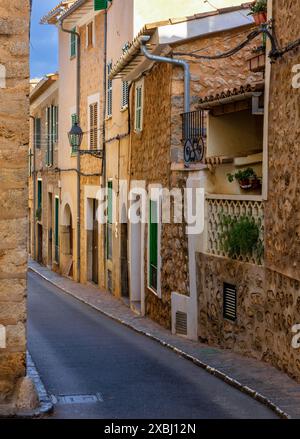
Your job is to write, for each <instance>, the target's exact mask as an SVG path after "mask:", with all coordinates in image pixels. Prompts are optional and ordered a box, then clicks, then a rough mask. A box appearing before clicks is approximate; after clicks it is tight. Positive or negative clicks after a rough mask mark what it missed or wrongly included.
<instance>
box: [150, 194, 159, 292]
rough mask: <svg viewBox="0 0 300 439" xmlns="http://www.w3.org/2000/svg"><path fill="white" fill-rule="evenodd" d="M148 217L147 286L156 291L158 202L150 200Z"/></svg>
mask: <svg viewBox="0 0 300 439" xmlns="http://www.w3.org/2000/svg"><path fill="white" fill-rule="evenodd" d="M149 210H150V217H149V287H150V288H152V289H153V290H154V291H157V277H158V202H157V201H154V200H150V209H149Z"/></svg>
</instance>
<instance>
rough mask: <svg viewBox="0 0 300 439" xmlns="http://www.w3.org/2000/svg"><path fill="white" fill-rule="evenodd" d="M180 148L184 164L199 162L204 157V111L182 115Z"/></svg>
mask: <svg viewBox="0 0 300 439" xmlns="http://www.w3.org/2000/svg"><path fill="white" fill-rule="evenodd" d="M181 116H182V146H183V151H184V162H185V163H186V164H189V163H195V162H201V161H202V160H203V157H204V155H205V143H206V142H205V141H206V128H205V114H204V111H202V110H198V111H190V112H189V113H183V114H182V115H181Z"/></svg>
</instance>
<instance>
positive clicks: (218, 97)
mask: <svg viewBox="0 0 300 439" xmlns="http://www.w3.org/2000/svg"><path fill="white" fill-rule="evenodd" d="M264 88H265V83H264V81H259V82H253V83H248V84H245V85H241V86H240V87H235V88H232V89H226V90H223V91H222V92H220V93H217V94H215V95H209V96H206V97H204V98H202V99H201V100H200V103H199V105H197V107H198V108H199V109H200V110H211V109H214V108H216V107H219V106H223V105H226V104H232V103H234V102H240V101H244V100H247V99H251V98H252V97H253V96H254V93H259V92H263V91H264Z"/></svg>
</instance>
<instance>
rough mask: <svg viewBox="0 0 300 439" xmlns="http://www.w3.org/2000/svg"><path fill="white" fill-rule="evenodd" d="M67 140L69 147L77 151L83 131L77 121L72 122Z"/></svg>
mask: <svg viewBox="0 0 300 439" xmlns="http://www.w3.org/2000/svg"><path fill="white" fill-rule="evenodd" d="M68 137H69V142H70V145H71V147H72V148H73V149H74V150H75V151H79V148H80V145H81V142H82V138H83V131H82V129H81V128H80V126H79V125H78V122H74V125H73V126H72V128H71V131H70V132H69V133H68Z"/></svg>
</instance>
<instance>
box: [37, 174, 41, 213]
mask: <svg viewBox="0 0 300 439" xmlns="http://www.w3.org/2000/svg"><path fill="white" fill-rule="evenodd" d="M37 208H38V209H41V208H42V180H38V197H37Z"/></svg>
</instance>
